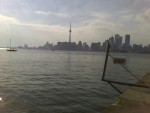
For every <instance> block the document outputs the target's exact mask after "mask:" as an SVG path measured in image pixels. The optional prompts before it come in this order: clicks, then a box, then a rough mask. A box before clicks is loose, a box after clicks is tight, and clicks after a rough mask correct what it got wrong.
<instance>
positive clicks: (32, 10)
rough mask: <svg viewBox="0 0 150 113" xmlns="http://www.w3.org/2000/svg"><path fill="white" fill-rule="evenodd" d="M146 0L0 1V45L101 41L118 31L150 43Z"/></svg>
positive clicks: (148, 9) (149, 11)
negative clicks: (10, 43) (70, 33)
mask: <svg viewBox="0 0 150 113" xmlns="http://www.w3.org/2000/svg"><path fill="white" fill-rule="evenodd" d="M149 14H150V1H149V0H132V1H131V0H110V1H107V0H42V1H41V0H34V1H31V0H0V28H1V29H0V46H1V47H5V46H8V43H9V38H10V37H12V45H14V46H18V45H23V44H25V43H27V44H28V45H29V46H38V45H42V44H43V43H45V42H46V41H48V42H52V43H54V44H56V43H57V42H58V41H68V37H69V25H70V21H71V22H72V41H74V42H78V41H79V40H80V41H82V42H87V43H88V44H90V43H91V42H103V41H104V40H106V39H108V38H109V37H111V36H112V35H115V34H116V33H119V34H120V35H122V36H124V35H125V34H130V35H131V44H134V43H136V44H143V45H148V44H149V43H150V37H149V29H150V15H149Z"/></svg>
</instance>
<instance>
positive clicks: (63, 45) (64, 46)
mask: <svg viewBox="0 0 150 113" xmlns="http://www.w3.org/2000/svg"><path fill="white" fill-rule="evenodd" d="M57 49H58V50H72V51H74V50H76V43H75V42H58V43H57Z"/></svg>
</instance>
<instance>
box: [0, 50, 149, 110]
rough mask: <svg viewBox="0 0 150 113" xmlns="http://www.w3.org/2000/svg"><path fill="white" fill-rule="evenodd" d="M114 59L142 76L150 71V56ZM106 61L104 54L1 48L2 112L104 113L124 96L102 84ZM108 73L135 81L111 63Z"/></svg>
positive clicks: (124, 79) (111, 77)
mask: <svg viewBox="0 0 150 113" xmlns="http://www.w3.org/2000/svg"><path fill="white" fill-rule="evenodd" d="M112 55H113V56H115V57H125V58H126V59H127V63H126V67H127V68H128V69H130V70H131V71H132V72H133V73H135V74H136V75H138V77H142V76H143V75H144V74H145V73H146V72H148V71H150V68H149V67H150V59H149V58H150V55H148V54H112ZM104 59H105V53H100V52H71V51H42V50H19V51H18V52H12V53H11V52H7V51H4V50H0V113H100V112H102V111H103V110H104V109H105V108H107V107H108V106H109V105H110V104H111V103H113V102H114V100H115V99H116V97H117V96H118V95H119V94H118V92H116V91H115V90H114V89H112V88H111V87H110V86H109V85H108V84H107V83H104V82H102V81H101V75H102V70H103V65H104ZM107 75H108V76H107V78H109V79H114V78H115V79H117V80H123V81H128V82H133V81H134V79H133V77H131V75H130V74H128V73H126V72H125V71H124V70H123V69H122V68H121V67H120V66H118V65H114V64H112V60H111V59H110V60H109V62H108V68H107ZM122 89H123V88H122ZM123 90H125V89H123Z"/></svg>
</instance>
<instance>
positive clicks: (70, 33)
mask: <svg viewBox="0 0 150 113" xmlns="http://www.w3.org/2000/svg"><path fill="white" fill-rule="evenodd" d="M71 32H72V31H71V21H70V30H69V43H71Z"/></svg>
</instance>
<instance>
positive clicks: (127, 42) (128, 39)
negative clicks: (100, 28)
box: [125, 35, 130, 46]
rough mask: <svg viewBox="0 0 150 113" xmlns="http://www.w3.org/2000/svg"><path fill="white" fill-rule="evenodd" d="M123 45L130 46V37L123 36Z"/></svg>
mask: <svg viewBox="0 0 150 113" xmlns="http://www.w3.org/2000/svg"><path fill="white" fill-rule="evenodd" d="M125 45H127V46H129V45H130V35H125Z"/></svg>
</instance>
